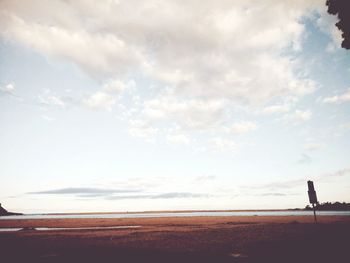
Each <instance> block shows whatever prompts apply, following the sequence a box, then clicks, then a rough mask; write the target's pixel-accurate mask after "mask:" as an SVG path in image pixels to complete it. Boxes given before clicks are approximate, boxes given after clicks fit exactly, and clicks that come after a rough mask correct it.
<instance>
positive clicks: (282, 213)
mask: <svg viewBox="0 0 350 263" xmlns="http://www.w3.org/2000/svg"><path fill="white" fill-rule="evenodd" d="M303 215H308V216H312V215H313V212H312V211H244V212H238V211H236V212H180V213H176V212H168V213H124V214H122V213H120V214H118V213H115V214H103V213H101V214H59V215H57V214H27V215H20V216H0V220H17V219H66V218H98V219H103V218H149V217H192V216H303ZM317 215H318V216H350V211H318V212H317Z"/></svg>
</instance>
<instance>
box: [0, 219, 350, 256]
mask: <svg viewBox="0 0 350 263" xmlns="http://www.w3.org/2000/svg"><path fill="white" fill-rule="evenodd" d="M318 219H319V224H317V225H315V224H313V217H312V216H284V217H281V216H271V217H266V216H250V217H246V216H239V217H237V216H234V217H174V218H120V219H46V220H41V219H36V220H1V221H0V228H10V227H16V228H27V229H29V230H26V231H16V232H0V261H1V262H282V263H283V262H347V263H348V262H350V250H349V247H350V217H349V216H344V217H341V216H322V217H319V218H318ZM116 226H140V227H139V228H120V229H79V230H76V229H75V230H67V229H66V230H57V231H56V230H50V231H36V230H32V228H39V227H41V228H42V227H48V228H70V227H75V228H77V227H79V228H89V227H116Z"/></svg>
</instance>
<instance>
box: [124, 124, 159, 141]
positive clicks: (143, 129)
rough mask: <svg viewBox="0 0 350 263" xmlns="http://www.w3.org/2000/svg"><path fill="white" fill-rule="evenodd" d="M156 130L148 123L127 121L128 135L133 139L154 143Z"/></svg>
mask: <svg viewBox="0 0 350 263" xmlns="http://www.w3.org/2000/svg"><path fill="white" fill-rule="evenodd" d="M158 131H159V130H158V128H155V127H152V126H151V125H150V124H149V123H147V122H146V121H143V120H130V121H129V134H130V135H131V136H134V137H139V138H144V139H146V140H147V141H150V142H152V141H154V139H155V136H156V135H157V133H158Z"/></svg>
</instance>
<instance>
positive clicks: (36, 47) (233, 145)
mask: <svg viewBox="0 0 350 263" xmlns="http://www.w3.org/2000/svg"><path fill="white" fill-rule="evenodd" d="M336 22H337V16H334V15H329V14H328V13H327V9H326V6H325V1H320V0H308V1H302V0H286V1H279V0H266V1H252V0H247V1H227V0H215V1H214V0H201V1H198V0H191V1H180V0H172V1H169V0H166V1H165V0H162V1H156V0H147V1H138V0H127V1H123V0H119V1H118V0H101V1H92V0H84V1H83V0H77V1H70V0H61V1H60V0H52V1H39V0H29V1H17V0H2V1H0V160H1V164H0V181H1V183H0V202H1V203H2V204H3V206H4V207H5V208H7V209H8V210H11V211H18V212H24V213H38V212H92V211H100V212H104V211H122V212H125V211H146V210H187V209H271V208H276V209H277V208H295V207H305V206H306V205H307V204H308V196H307V184H306V181H307V180H313V181H314V184H315V189H316V191H317V195H318V199H319V201H320V202H326V201H331V202H334V201H345V202H350V194H349V193H350V154H349V149H350V53H349V52H350V51H349V50H346V49H343V48H341V42H342V35H341V32H340V31H339V30H338V28H337V27H336V26H335V23H336Z"/></svg>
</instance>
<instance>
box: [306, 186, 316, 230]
mask: <svg viewBox="0 0 350 263" xmlns="http://www.w3.org/2000/svg"><path fill="white" fill-rule="evenodd" d="M307 187H308V189H309V190H308V191H307V193H308V194H309V201H310V204H312V209H313V210H314V218H315V223H316V224H317V218H316V210H315V204H317V203H318V201H317V196H316V191H315V188H314V182H313V181H307Z"/></svg>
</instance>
